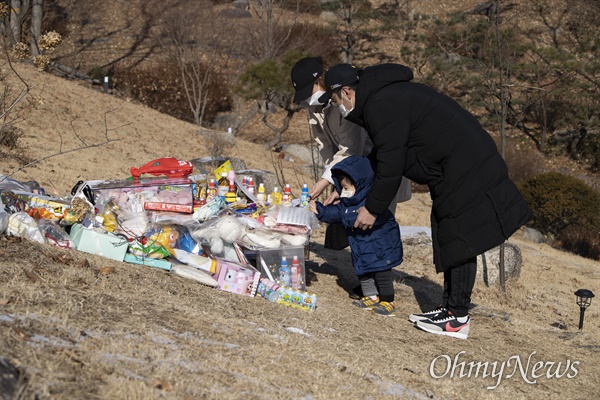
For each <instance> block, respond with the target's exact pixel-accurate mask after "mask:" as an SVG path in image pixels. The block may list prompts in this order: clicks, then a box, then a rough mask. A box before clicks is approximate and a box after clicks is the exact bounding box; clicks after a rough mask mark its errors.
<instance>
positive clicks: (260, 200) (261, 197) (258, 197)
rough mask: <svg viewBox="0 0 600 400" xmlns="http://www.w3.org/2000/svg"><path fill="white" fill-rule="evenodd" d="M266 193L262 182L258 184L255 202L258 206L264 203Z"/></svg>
mask: <svg viewBox="0 0 600 400" xmlns="http://www.w3.org/2000/svg"><path fill="white" fill-rule="evenodd" d="M266 200H267V195H266V194H265V185H264V184H263V183H259V184H258V194H257V195H256V202H257V203H258V205H259V206H262V205H264V204H265V202H266Z"/></svg>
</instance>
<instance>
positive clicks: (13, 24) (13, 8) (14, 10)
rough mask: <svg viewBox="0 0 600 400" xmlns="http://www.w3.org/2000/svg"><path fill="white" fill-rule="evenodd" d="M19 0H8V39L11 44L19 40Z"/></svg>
mask: <svg viewBox="0 0 600 400" xmlns="http://www.w3.org/2000/svg"><path fill="white" fill-rule="evenodd" d="M21 11H22V10H21V0H11V1H10V36H11V37H10V41H11V43H12V44H15V43H19V42H20V41H21V15H22V14H21Z"/></svg>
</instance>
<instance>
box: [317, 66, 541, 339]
mask: <svg viewBox="0 0 600 400" xmlns="http://www.w3.org/2000/svg"><path fill="white" fill-rule="evenodd" d="M412 79H413V73H412V71H411V70H410V68H408V67H405V66H403V65H399V64H382V65H377V66H373V67H368V68H365V69H364V70H360V69H357V68H355V67H353V66H350V65H348V64H338V65H336V66H334V67H332V68H330V69H329V71H328V72H327V75H326V77H325V83H326V86H327V89H328V93H327V94H326V96H332V100H334V101H335V102H336V103H337V104H339V105H340V111H341V112H342V114H346V118H347V119H348V120H350V121H352V122H354V123H356V124H358V125H361V126H363V127H364V128H365V129H366V130H367V132H368V133H369V137H370V138H371V141H372V142H373V145H374V147H373V152H372V156H373V157H374V159H375V160H376V174H375V180H374V182H373V186H372V189H371V191H370V193H369V195H368V197H367V199H366V203H365V207H364V208H363V209H362V210H361V211H360V212H359V216H358V218H357V222H356V225H355V226H356V227H359V228H362V229H368V228H370V227H371V226H372V222H373V221H374V219H375V217H376V216H377V215H378V214H380V213H382V212H383V211H384V210H385V209H386V208H387V205H388V204H389V202H390V200H391V199H392V198H393V195H394V194H395V193H396V191H397V190H398V186H399V185H400V181H401V179H402V177H403V176H405V177H407V178H409V179H411V180H412V181H414V182H416V183H419V184H425V185H427V186H428V187H429V190H430V194H431V198H432V200H433V206H432V211H431V227H432V239H433V253H434V263H435V266H436V270H437V272H443V273H444V304H443V305H442V306H443V307H441V308H440V310H441V311H442V312H441V313H433V314H431V315H434V316H436V314H440V315H437V317H442V319H443V320H444V321H443V322H444V323H443V324H441V325H439V326H438V325H436V326H437V328H435V327H429V326H427V327H426V328H431V329H432V330H429V331H430V332H431V331H432V333H438V334H448V327H447V325H446V322H448V320H451V319H452V317H455V318H459V319H460V320H461V321H467V322H466V324H467V325H466V326H463V327H465V328H467V330H468V317H467V315H468V309H469V305H470V301H471V292H472V289H473V286H474V283H475V273H476V271H477V269H476V267H477V264H476V257H477V256H478V255H480V254H482V253H484V252H485V251H487V250H489V249H491V248H493V247H495V246H498V245H499V244H501V243H503V242H504V241H505V240H506V239H508V238H509V237H510V236H511V235H512V234H513V233H514V232H515V231H516V230H517V229H519V227H520V226H522V225H523V224H525V223H526V222H527V221H529V220H530V219H531V218H532V215H531V212H530V210H529V208H528V206H527V204H526V203H525V201H524V199H523V197H522V196H521V193H520V192H519V190H518V189H517V187H516V186H515V184H514V183H513V182H512V181H511V180H510V178H509V177H508V169H507V166H506V163H505V162H504V160H503V159H502V157H501V156H500V154H499V153H498V150H497V148H496V145H495V143H494V141H493V139H492V138H491V137H490V135H489V134H488V132H486V131H485V130H484V129H483V128H482V127H481V125H480V124H479V122H478V121H477V119H476V118H475V117H474V116H473V115H472V114H471V113H469V112H468V111H466V110H465V109H463V108H462V107H461V106H460V105H459V104H458V103H457V102H456V101H454V100H453V99H451V98H450V97H448V96H445V95H443V94H441V93H439V92H437V91H435V90H434V89H433V88H431V87H429V86H427V85H424V84H420V83H414V82H411V81H412ZM448 310H449V311H450V313H448V312H447V311H448ZM436 311H439V310H436ZM428 314H429V313H425V314H414V315H411V317H410V319H411V321H413V322H415V321H418V318H421V317H422V316H423V315H428ZM431 315H429V317H431ZM429 317H427V321H430V318H429ZM447 318H449V319H447ZM423 321H425V320H423ZM451 322H452V323H451V324H450V325H451V326H450V327H449V329H450V330H453V329H458V328H457V327H458V326H459V325H457V324H455V321H451ZM424 323H427V322H424ZM455 325H456V326H455ZM440 326H441V331H440V330H438V328H440ZM419 327H420V328H423V326H419ZM425 330H427V329H425ZM451 333H454V332H451ZM449 336H458V337H461V336H460V335H449Z"/></svg>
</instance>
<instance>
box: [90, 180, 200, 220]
mask: <svg viewBox="0 0 600 400" xmlns="http://www.w3.org/2000/svg"><path fill="white" fill-rule="evenodd" d="M193 185H194V181H192V180H190V179H188V178H148V179H140V180H138V181H134V180H132V179H123V180H115V181H102V182H99V183H94V184H93V185H91V189H92V192H93V193H94V202H95V206H96V208H97V209H98V212H99V213H102V212H104V207H105V206H106V204H107V203H109V202H111V201H112V202H113V203H114V204H115V205H117V206H118V207H119V208H121V209H123V210H127V211H131V212H142V211H144V210H150V211H170V212H178V213H186V214H191V213H192V212H193V205H194V198H193Z"/></svg>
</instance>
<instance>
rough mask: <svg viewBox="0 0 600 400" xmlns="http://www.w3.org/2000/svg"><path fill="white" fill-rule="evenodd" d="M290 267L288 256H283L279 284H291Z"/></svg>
mask: <svg viewBox="0 0 600 400" xmlns="http://www.w3.org/2000/svg"><path fill="white" fill-rule="evenodd" d="M290 283H291V277H290V267H289V266H288V262H287V258H286V257H281V266H280V267H279V284H280V285H281V286H290Z"/></svg>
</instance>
